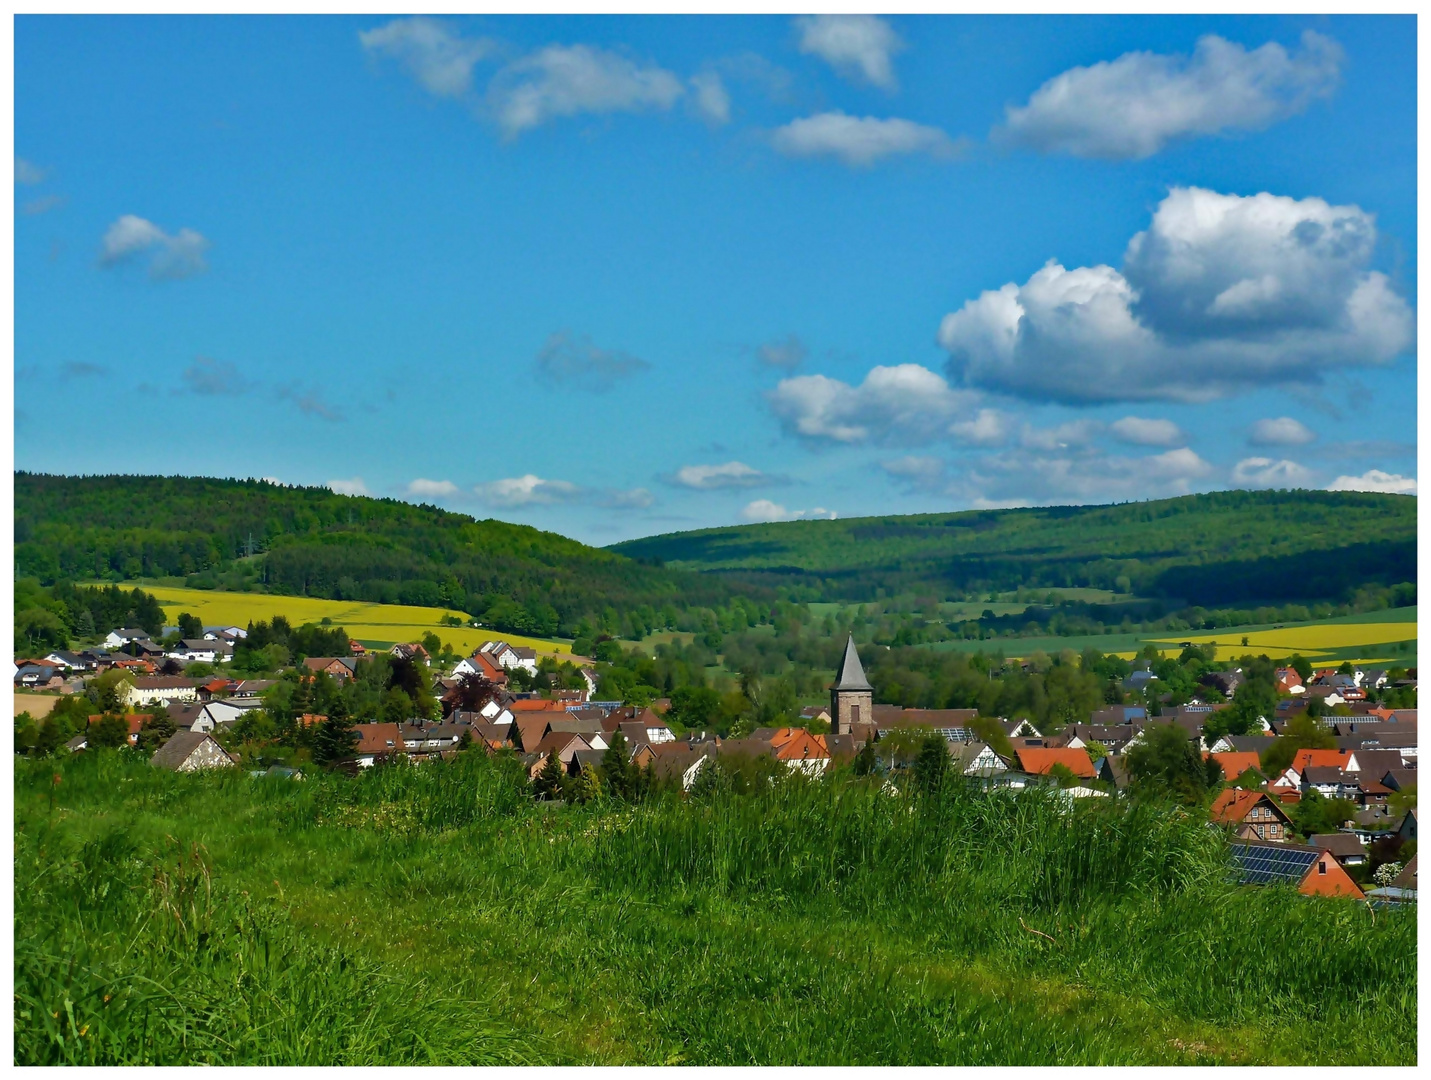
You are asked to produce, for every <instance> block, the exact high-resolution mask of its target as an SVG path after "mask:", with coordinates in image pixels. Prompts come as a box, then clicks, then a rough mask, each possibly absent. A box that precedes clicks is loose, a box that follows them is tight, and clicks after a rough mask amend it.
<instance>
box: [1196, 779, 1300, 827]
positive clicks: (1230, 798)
mask: <svg viewBox="0 0 1431 1080" xmlns="http://www.w3.org/2000/svg"><path fill="white" fill-rule="evenodd" d="M1258 804H1264V805H1266V806H1270V807H1271V808H1272V810H1273V812H1274V813H1276V815H1277V817H1278V819H1279V820H1281V821H1284V822H1285V821H1287V820H1288V818H1287V814H1286V812H1285V811H1283V809H1282V808H1281V807H1280V806H1278V805H1277V800H1276V799H1273V798H1272V797H1271V796H1269V795H1267V794H1266V793H1265V792H1261V791H1243V790H1241V789H1240V788H1224V789H1223V790H1222V791H1219V792H1218V793H1217V798H1215V799H1213V800H1212V805H1211V806H1210V807H1209V808H1208V817H1209V818H1210V819H1211V820H1213V821H1216V822H1219V823H1221V824H1224V825H1236V824H1241V823H1242V822H1243V821H1245V820H1246V818H1247V815H1248V813H1249V812H1250V811H1251V810H1252V808H1253V807H1254V806H1257V805H1258Z"/></svg>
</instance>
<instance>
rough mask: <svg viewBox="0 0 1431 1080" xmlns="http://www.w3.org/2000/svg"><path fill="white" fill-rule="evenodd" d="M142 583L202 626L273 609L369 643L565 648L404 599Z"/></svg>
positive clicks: (467, 649)
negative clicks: (480, 626)
mask: <svg viewBox="0 0 1431 1080" xmlns="http://www.w3.org/2000/svg"><path fill="white" fill-rule="evenodd" d="M143 588H144V589H145V591H147V592H151V593H153V594H154V596H155V597H156V598H158V600H159V602H160V603H161V604H163V605H164V614H165V615H166V616H167V617H168V619H169V622H170V625H173V624H174V622H175V620H177V619H178V617H179V613H180V612H181V611H187V612H188V613H189V614H191V615H196V616H198V617H199V618H200V619H201V620H203V623H204V625H205V626H247V625H248V624H249V622H250V621H257V620H259V619H271V618H273V616H275V615H282V616H283V617H284V618H286V619H287V620H288V621H289V622H290V623H292V624H293V625H294V626H299V625H301V624H303V623H318V622H322V621H323V620H324V619H325V618H326V619H329V620H331V622H332V625H334V626H341V627H343V628H344V629H345V630H347V631H348V634H349V636H351V637H353V638H355V639H356V640H358V641H360V642H362V643H363V644H364V645H367V646H369V647H377V648H386V647H388V646H391V645H393V644H396V643H397V642H405V641H421V640H422V636H423V635H424V634H427V633H433V634H436V635H437V636H438V637H439V638H441V639H442V640H443V641H444V642H446V643H448V644H450V645H451V646H452V647H453V649H454V650H455V651H457V652H460V653H463V654H469V653H471V652H472V651H473V650H475V649H476V648H477V647H478V646H480V645H481V644H482V643H483V642H484V641H498V640H501V641H506V642H509V643H510V644H512V645H522V646H526V647H528V648H532V649H535V650H536V651H537V652H538V653H542V654H551V655H554V656H556V655H562V654H567V655H569V654H570V653H571V645H570V643H568V642H564V641H553V640H547V639H543V638H530V637H523V636H521V635H520V634H499V633H498V632H497V631H495V630H477V629H474V628H473V627H471V626H469V625H465V624H467V623H470V622H471V621H472V616H471V615H469V614H467V613H466V612H462V611H444V610H443V609H442V608H431V607H415V606H411V605H404V604H367V603H363V602H361V601H349V600H318V599H314V598H312V597H308V596H279V595H275V594H273V593H243V592H222V591H219V590H210V589H183V588H175V587H173V586H167V585H145V586H143ZM444 615H455V616H457V617H458V618H460V619H461V620H462V621H463V623H464V625H462V626H443V625H442V617H443V616H444Z"/></svg>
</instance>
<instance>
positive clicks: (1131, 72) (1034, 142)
mask: <svg viewBox="0 0 1431 1080" xmlns="http://www.w3.org/2000/svg"><path fill="white" fill-rule="evenodd" d="M1341 63H1342V50H1341V47H1340V46H1339V45H1337V43H1336V42H1335V41H1333V40H1331V39H1330V38H1327V37H1323V36H1322V35H1321V34H1317V33H1315V32H1313V31H1310V30H1308V31H1307V32H1305V33H1304V34H1303V35H1302V48H1301V50H1300V51H1299V52H1295V53H1288V52H1287V50H1286V49H1284V48H1283V47H1282V46H1281V45H1279V44H1277V43H1276V42H1269V43H1267V44H1266V45H1263V46H1262V47H1261V48H1259V49H1254V50H1252V51H1251V52H1248V51H1247V50H1246V49H1245V48H1243V47H1242V46H1241V45H1239V44H1237V43H1236V42H1230V41H1225V40H1224V39H1222V38H1220V37H1217V36H1215V35H1208V36H1207V37H1204V38H1201V39H1199V40H1198V43H1197V47H1196V49H1195V50H1194V52H1193V55H1192V57H1191V59H1189V58H1187V57H1184V56H1163V55H1159V54H1157V53H1150V52H1130V53H1125V54H1124V55H1122V56H1120V57H1118V59H1116V60H1113V61H1104V62H1102V63H1099V64H1094V65H1093V66H1091V67H1076V68H1073V69H1071V70H1069V71H1065V72H1064V73H1063V74H1061V75H1058V76H1056V77H1054V78H1052V79H1050V80H1049V81H1048V82H1046V83H1044V84H1043V86H1041V87H1039V89H1038V90H1037V91H1035V92H1034V95H1033V96H1032V97H1031V98H1029V101H1028V104H1027V105H1023V106H1010V107H1009V108H1008V110H1007V123H1006V126H1005V127H1003V128H1001V129H996V131H995V137H996V138H997V139H1001V140H1007V141H1009V142H1013V143H1016V144H1019V145H1023V146H1029V147H1032V148H1033V149H1035V150H1040V151H1043V152H1044V153H1063V154H1074V155H1077V156H1079V157H1094V158H1114V159H1126V158H1145V157H1148V156H1149V155H1151V154H1155V153H1157V152H1158V151H1159V150H1161V149H1162V148H1163V147H1164V146H1166V145H1167V144H1168V143H1169V142H1171V141H1173V140H1175V139H1180V138H1190V137H1194V136H1199V135H1213V134H1216V133H1217V132H1220V131H1231V130H1238V131H1260V130H1262V129H1264V128H1266V127H1269V126H1270V125H1272V124H1274V123H1276V122H1277V121H1279V120H1285V119H1286V118H1287V117H1289V116H1293V115H1295V114H1297V113H1299V112H1301V111H1302V110H1304V109H1305V108H1306V107H1307V106H1308V105H1310V104H1311V102H1312V101H1313V100H1314V99H1315V98H1318V97H1325V96H1327V95H1329V94H1330V93H1331V92H1332V91H1333V90H1334V89H1335V88H1336V85H1337V80H1338V77H1339V74H1340V70H1341Z"/></svg>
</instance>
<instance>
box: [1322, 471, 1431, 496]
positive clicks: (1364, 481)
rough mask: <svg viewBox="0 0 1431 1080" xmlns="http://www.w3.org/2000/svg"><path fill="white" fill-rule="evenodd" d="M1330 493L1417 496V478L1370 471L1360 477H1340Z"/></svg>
mask: <svg viewBox="0 0 1431 1080" xmlns="http://www.w3.org/2000/svg"><path fill="white" fill-rule="evenodd" d="M1327 490H1328V491H1376V492H1381V493H1383V494H1386V495H1415V494H1416V477H1414V476H1402V475H1401V474H1400V473H1386V472H1382V471H1381V470H1380V469H1370V470H1368V471H1367V472H1364V473H1362V474H1361V475H1360V476H1338V477H1337V478H1336V479H1335V480H1333V481H1332V482H1331V483H1330V484H1328V485H1327Z"/></svg>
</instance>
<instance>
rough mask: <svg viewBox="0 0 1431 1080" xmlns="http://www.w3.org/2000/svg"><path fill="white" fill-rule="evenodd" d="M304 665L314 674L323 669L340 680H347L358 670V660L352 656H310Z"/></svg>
mask: <svg viewBox="0 0 1431 1080" xmlns="http://www.w3.org/2000/svg"><path fill="white" fill-rule="evenodd" d="M303 666H304V667H305V668H307V669H308V670H309V671H311V672H313V673H314V674H317V673H318V672H320V671H322V672H326V673H327V674H329V675H331V676H332V677H333V678H335V679H337V680H338V681H339V682H347V681H348V680H349V679H351V678H352V677H353V675H354V673H355V672H356V671H357V670H358V661H357V659H356V658H354V657H351V656H310V657H308V658H307V659H306V660H304V661H303Z"/></svg>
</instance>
